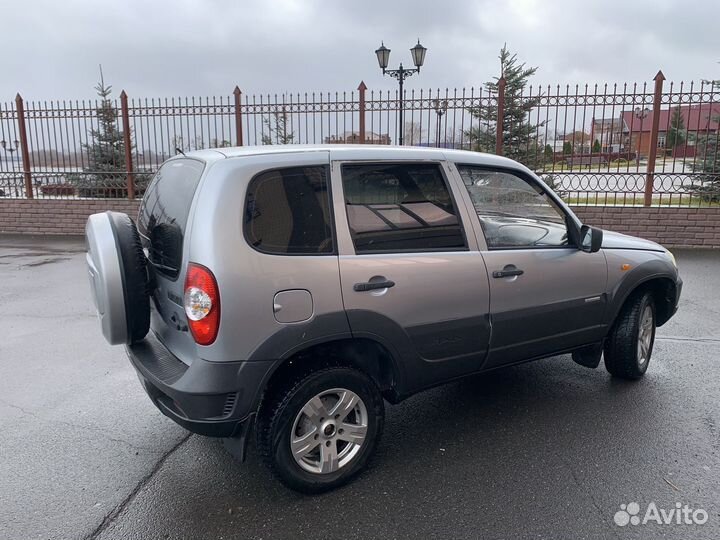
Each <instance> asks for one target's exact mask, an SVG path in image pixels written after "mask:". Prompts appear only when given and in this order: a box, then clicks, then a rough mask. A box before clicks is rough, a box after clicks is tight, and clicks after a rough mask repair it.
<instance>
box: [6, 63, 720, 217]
mask: <svg viewBox="0 0 720 540" xmlns="http://www.w3.org/2000/svg"><path fill="white" fill-rule="evenodd" d="M399 97H400V96H399V95H398V92H397V91H395V92H392V91H380V90H378V91H375V90H368V89H367V88H366V86H365V84H364V83H361V84H360V86H359V87H358V89H357V90H354V91H348V92H335V93H303V94H300V93H292V94H291V93H286V94H273V95H243V94H242V92H241V91H240V89H239V88H235V90H234V92H233V93H232V94H231V95H229V96H220V97H202V98H201V97H190V98H187V97H186V98H180V97H176V98H165V99H144V98H143V99H137V98H130V97H128V96H127V95H126V94H125V93H124V92H123V93H121V95H120V97H119V99H112V100H86V101H49V102H48V101H43V102H39V101H31V102H24V101H23V99H22V98H21V97H20V96H19V95H18V96H17V98H16V99H15V101H14V102H10V103H4V104H3V103H0V145H1V147H0V199H1V198H3V197H5V198H8V197H10V198H88V197H89V198H97V197H112V198H125V197H130V198H133V197H136V196H141V195H142V193H143V191H144V189H145V187H146V186H147V183H148V181H149V180H150V178H151V177H152V175H153V174H154V172H155V171H156V170H157V168H158V167H159V165H160V164H161V163H162V162H163V161H165V160H166V159H167V158H169V157H170V156H172V155H174V154H176V153H178V152H188V151H192V150H199V149H203V148H213V147H224V146H235V145H263V144H386V145H387V144H394V143H395V142H396V141H397V140H398V136H399V133H400V130H401V129H402V130H404V138H405V144H406V145H414V146H427V147H441V148H446V149H461V150H474V151H486V152H494V153H499V154H504V155H506V156H508V157H510V158H513V159H516V160H518V161H521V162H522V163H524V164H525V165H527V166H528V167H530V168H531V169H533V170H534V171H535V172H536V173H537V174H539V175H540V176H541V177H543V178H544V179H545V181H546V182H547V183H548V184H550V185H551V187H553V188H554V189H555V190H556V191H557V192H558V193H560V194H561V195H562V196H563V197H564V198H565V199H566V200H567V201H568V202H570V203H572V204H578V205H646V206H649V205H680V206H688V205H689V206H704V205H717V204H720V156H718V153H719V152H718V147H719V146H720V144H719V143H720V139H719V137H720V129H719V122H720V100H719V99H718V98H720V87H719V86H718V85H717V84H713V83H711V82H701V83H692V82H691V83H682V82H681V83H679V84H675V83H666V82H665V79H664V76H663V75H662V73H661V72H659V73H658V75H657V76H656V77H655V79H654V81H653V82H652V83H642V84H624V85H612V86H609V85H604V86H597V85H595V86H593V87H590V86H588V85H585V86H579V85H578V86H572V87H571V86H565V87H561V86H545V87H532V86H531V87H527V88H525V89H524V90H523V91H522V93H517V94H516V93H513V92H511V91H510V89H509V88H506V85H505V82H504V80H503V79H502V78H500V79H499V81H498V85H497V91H489V90H488V89H485V88H469V89H453V90H450V89H444V90H439V89H434V90H426V89H419V90H414V89H413V90H407V91H405V92H404V96H403V100H402V102H401V101H400V99H399ZM400 107H403V110H404V111H405V122H404V124H405V125H403V126H400V125H398V118H399V114H398V113H399V111H400ZM108 119H109V120H108Z"/></svg>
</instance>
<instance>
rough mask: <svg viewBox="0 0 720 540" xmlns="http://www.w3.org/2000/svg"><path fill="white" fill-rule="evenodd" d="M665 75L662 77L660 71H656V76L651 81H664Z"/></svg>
mask: <svg viewBox="0 0 720 540" xmlns="http://www.w3.org/2000/svg"><path fill="white" fill-rule="evenodd" d="M664 80H665V75H663V72H662V69H660V70H658V72H657V75H655V77H654V78H653V81H664Z"/></svg>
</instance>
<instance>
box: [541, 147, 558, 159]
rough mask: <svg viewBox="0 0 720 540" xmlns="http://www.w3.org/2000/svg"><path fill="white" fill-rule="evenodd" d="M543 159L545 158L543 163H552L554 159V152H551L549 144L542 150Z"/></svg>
mask: <svg viewBox="0 0 720 540" xmlns="http://www.w3.org/2000/svg"><path fill="white" fill-rule="evenodd" d="M543 154H544V155H543V157H544V158H545V163H552V162H553V160H554V158H555V152H553V149H552V146H550V145H549V144H546V145H545V149H544V150H543Z"/></svg>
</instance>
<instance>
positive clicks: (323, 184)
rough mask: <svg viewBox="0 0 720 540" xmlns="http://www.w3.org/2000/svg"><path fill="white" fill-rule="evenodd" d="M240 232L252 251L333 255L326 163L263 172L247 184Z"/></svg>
mask: <svg viewBox="0 0 720 540" xmlns="http://www.w3.org/2000/svg"><path fill="white" fill-rule="evenodd" d="M244 230H245V238H246V240H247V242H248V243H249V244H250V245H251V246H252V247H254V248H255V249H256V250H258V251H261V252H263V253H269V254H274V255H330V254H333V253H334V244H333V231H332V215H331V212H330V194H329V191H328V180H327V167H326V166H310V167H289V168H283V169H273V170H269V171H265V172H263V173H260V174H258V175H257V176H255V177H254V178H253V179H252V180H251V181H250V184H249V185H248V190H247V198H246V200H245V217H244Z"/></svg>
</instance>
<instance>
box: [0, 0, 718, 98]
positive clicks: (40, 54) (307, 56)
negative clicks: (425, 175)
mask: <svg viewBox="0 0 720 540" xmlns="http://www.w3.org/2000/svg"><path fill="white" fill-rule="evenodd" d="M2 4H3V5H2V6H1V7H0V51H2V61H1V63H0V101H9V100H11V99H13V98H14V96H15V94H16V93H17V92H20V93H21V94H22V95H23V97H25V98H26V99H28V100H36V99H40V100H44V99H76V98H77V99H80V98H89V97H93V96H94V93H93V90H92V87H93V86H94V84H95V82H96V80H97V78H98V67H97V66H98V64H99V63H102V65H103V69H104V71H105V78H106V81H107V82H109V83H110V84H112V85H113V88H114V90H115V93H116V94H117V93H119V92H120V90H121V89H123V88H124V89H125V90H126V91H127V92H128V94H130V96H131V97H155V96H157V97H166V96H186V95H229V94H230V93H231V92H232V89H233V88H234V86H235V85H236V84H237V85H239V86H240V88H241V89H242V90H243V92H244V93H257V92H271V93H282V92H288V91H290V92H306V91H307V92H311V91H333V92H334V91H339V92H342V91H344V90H347V91H350V90H354V89H355V88H357V85H358V83H359V82H360V80H361V79H362V80H364V81H365V83H366V84H367V85H368V87H369V88H371V89H394V88H396V84H397V83H396V81H395V80H394V79H390V78H387V77H386V78H383V77H382V74H381V72H380V69H379V68H378V66H377V61H376V59H375V55H374V50H375V49H376V48H377V47H378V46H379V45H380V41H381V40H384V41H385V44H386V45H387V46H388V47H389V48H391V49H392V54H391V56H390V64H391V65H390V67H393V68H394V67H397V64H398V63H399V62H400V61H402V62H403V63H404V64H405V66H409V65H411V64H412V62H411V59H410V53H409V48H410V47H412V46H413V45H414V44H415V43H416V40H417V38H418V37H419V38H420V40H421V42H422V44H423V45H424V46H426V47H427V48H428V53H427V57H426V60H425V66H424V67H423V70H422V73H420V74H419V75H416V76H414V77H412V78H411V79H410V80H408V88H420V87H423V88H430V87H432V88H437V87H441V88H445V87H450V88H451V89H452V88H454V87H458V88H460V87H462V86H476V87H477V86H480V85H482V83H483V82H484V81H487V80H489V79H491V78H492V77H493V76H496V75H497V74H498V73H497V72H498V60H497V54H498V51H499V49H500V48H501V47H502V45H503V43H504V42H507V43H508V46H509V47H510V49H511V50H512V51H513V52H517V53H518V55H519V57H520V58H521V59H522V60H523V61H525V62H527V63H528V64H529V65H536V66H539V68H540V69H539V71H538V73H537V75H536V77H535V79H534V81H533V82H534V83H541V84H548V83H552V84H553V85H554V84H557V83H561V84H566V83H570V84H573V85H574V84H575V83H581V84H583V85H584V84H585V83H590V84H591V85H592V84H594V83H601V84H602V83H605V82H608V83H613V82H642V81H648V82H649V81H651V80H652V77H653V76H654V75H655V73H656V72H657V70H658V69H662V70H663V72H664V73H665V76H666V77H667V79H668V80H674V81H680V80H685V81H689V80H696V81H699V80H700V79H703V78H706V79H707V78H720V64H718V61H719V60H720V32H719V31H718V21H720V1H718V0H703V1H700V0H689V1H681V0H622V1H621V0H603V1H597V0H545V1H542V2H541V1H538V0H505V1H499V0H476V1H450V0H445V2H442V1H440V0H435V1H432V2H431V1H428V0H415V1H409V0H402V1H390V0H383V1H377V0H366V1H362V0H359V1H354V2H347V1H340V0H335V1H320V0H305V1H301V0H265V1H255V0H249V1H239V0H236V1H232V2H231V1H229V0H225V1H221V0H174V1H165V0H144V1H139V0H124V1H114V2H108V1H106V0H24V1H17V0H2Z"/></svg>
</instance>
